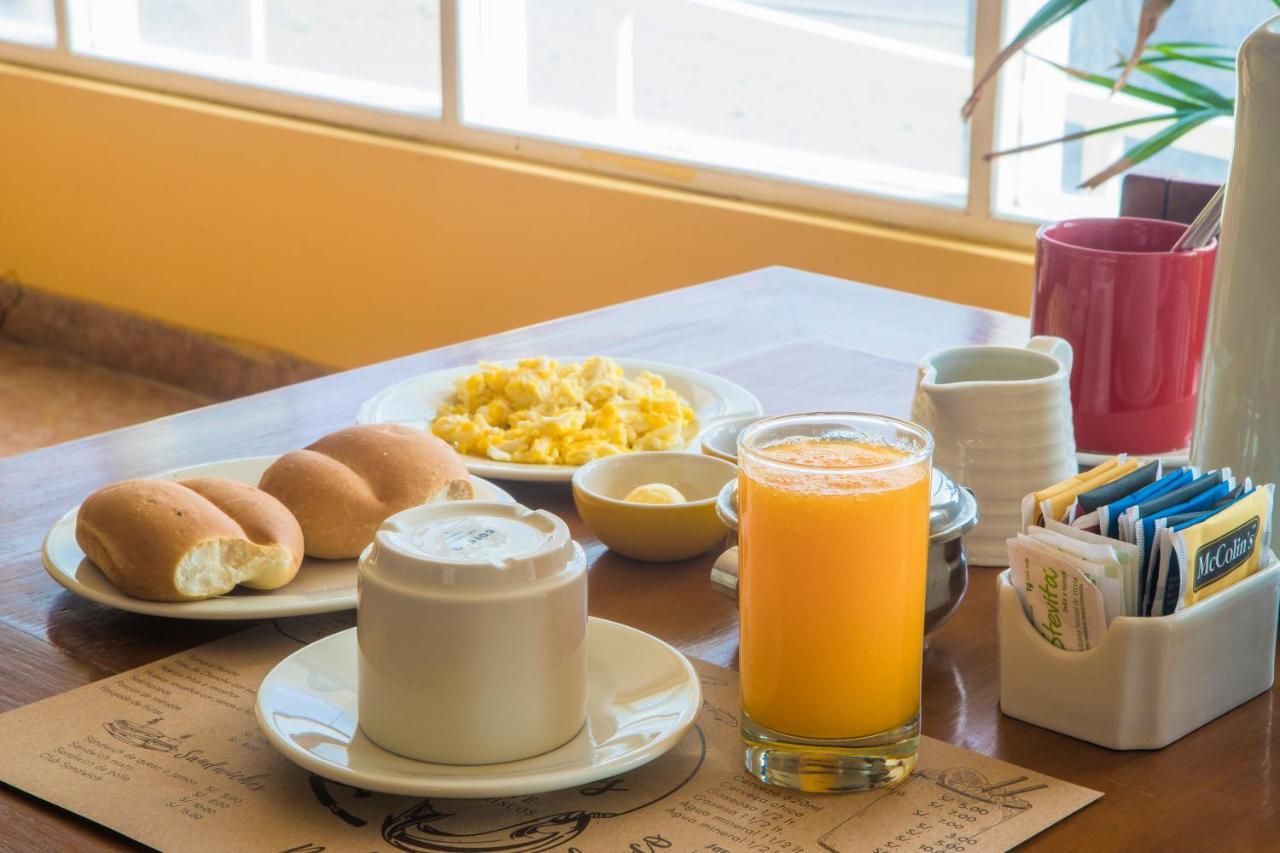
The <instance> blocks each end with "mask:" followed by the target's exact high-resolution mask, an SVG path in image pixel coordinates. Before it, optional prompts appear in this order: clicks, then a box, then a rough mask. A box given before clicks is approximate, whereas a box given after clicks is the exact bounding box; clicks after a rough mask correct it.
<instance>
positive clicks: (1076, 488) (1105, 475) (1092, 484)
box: [1036, 455, 1141, 525]
mask: <svg viewBox="0 0 1280 853" xmlns="http://www.w3.org/2000/svg"><path fill="white" fill-rule="evenodd" d="M1114 461H1115V464H1114V465H1113V464H1111V462H1112V460H1108V461H1107V462H1104V463H1103V464H1102V465H1099V466H1097V467H1096V468H1092V469H1090V470H1088V471H1086V472H1084V473H1083V474H1079V475H1077V476H1078V477H1079V478H1080V479H1078V480H1076V479H1075V478H1073V479H1071V480H1067V481H1066V486H1065V488H1060V486H1062V485H1063V484H1059V486H1055V487H1051V489H1050V490H1048V491H1049V492H1050V494H1049V495H1048V496H1047V497H1042V498H1040V507H1039V510H1040V511H1039V515H1038V517H1039V519H1040V521H1038V522H1036V523H1037V524H1038V525H1043V523H1044V520H1045V519H1049V518H1051V519H1053V520H1054V521H1067V520H1069V511H1070V509H1071V507H1073V506H1074V505H1075V502H1076V498H1077V497H1078V496H1079V495H1080V494H1082V493H1083V492H1087V491H1091V490H1093V489H1096V488H1097V487H1099V486H1103V485H1106V484H1107V483H1110V482H1112V481H1113V480H1118V479H1120V478H1121V477H1123V476H1125V475H1126V474H1128V473H1130V472H1132V471H1133V470H1134V469H1135V468H1137V467H1138V466H1139V464H1140V463H1141V460H1138V459H1130V458H1128V457H1127V456H1123V455H1121V456H1117V457H1115V460H1114Z"/></svg>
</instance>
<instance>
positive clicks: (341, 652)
mask: <svg viewBox="0 0 1280 853" xmlns="http://www.w3.org/2000/svg"><path fill="white" fill-rule="evenodd" d="M356 668H357V661H356V629H355V628H351V629H348V630H346V631H341V632H339V633H337V634H333V635H331V636H329V637H326V638H325V639H323V640H320V641H318V642H315V643H312V644H311V645H309V646H306V647H304V648H301V649H299V650H298V651H296V652H294V653H293V654H292V655H290V656H289V657H287V658H285V659H284V660H282V661H281V662H280V663H278V664H276V667H275V669H273V670H271V672H270V673H268V674H267V677H266V678H265V679H263V682H262V686H261V687H259V688H258V725H259V726H260V727H261V728H262V731H263V733H264V734H265V735H266V736H267V740H269V741H270V742H271V745H272V746H274V747H275V748H276V749H278V750H279V751H280V752H281V754H283V755H284V756H285V757H286V758H288V759H289V760H290V761H293V762H294V763H296V764H298V765H300V766H302V767H304V768H306V769H307V770H310V771H311V772H313V773H316V774H318V775H320V776H323V777H324V778H326V779H332V780H334V781H335V782H342V783H345V784H347V785H353V786H355V787H358V788H364V789H366V790H369V791H381V792H383V793H387V794H405V795H411V796H420V797H510V796H518V795H524V794H536V793H541V792H544V791H556V790H559V789H561V788H568V787H571V786H576V785H584V784H587V783H589V782H595V781H598V780H601V779H606V778H609V777H612V776H616V775H618V774H621V773H626V772H627V771H629V770H634V769H635V768H637V767H639V766H640V765H642V764H647V763H648V762H650V761H652V760H653V759H655V758H657V757H658V756H660V755H662V754H663V753H664V752H666V751H667V750H669V749H671V748H672V747H673V746H675V745H676V743H678V742H679V740H680V738H681V737H683V736H684V734H685V732H687V731H688V730H689V729H690V728H691V727H692V726H693V722H694V719H695V717H696V716H697V713H698V710H699V709H700V708H701V706H702V687H701V685H700V684H699V682H698V676H697V675H696V674H695V673H694V670H693V667H692V666H691V665H690V664H689V661H688V660H687V659H686V658H685V656H684V655H682V654H680V653H679V652H678V651H676V650H675V649H673V648H671V647H670V646H668V645H667V644H666V643H664V642H662V641H661V640H659V639H657V638H655V637H651V636H649V635H648V634H646V633H644V632H643V631H637V630H636V629H635V628H628V627H627V626H626V625H619V624H617V623H616V622H608V621H605V620H603V619H595V618H593V619H591V621H590V623H589V625H588V627H587V724H586V725H585V726H584V727H583V729H582V731H580V732H578V735H577V737H575V738H574V739H573V740H571V741H569V742H568V743H567V744H565V745H564V746H562V747H560V748H559V749H554V750H552V751H551V752H547V753H543V754H542V755H538V756H535V757H533V758H527V759H525V760H523V761H511V762H507V763H504V764H485V765H476V766H466V765H458V764H429V763H427V762H425V761H415V760H414V759H412V758H405V757H404V756H401V755H397V754H395V753H393V752H388V751H387V750H385V749H382V748H381V747H380V746H378V745H377V744H375V743H373V742H372V741H371V740H369V739H368V738H367V737H365V735H364V733H363V732H361V731H360V729H359V725H358V721H357V716H356V704H357V698H356V697H357V686H356V685H357V680H358V679H357V672H356Z"/></svg>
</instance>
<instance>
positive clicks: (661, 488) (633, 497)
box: [623, 483, 685, 504]
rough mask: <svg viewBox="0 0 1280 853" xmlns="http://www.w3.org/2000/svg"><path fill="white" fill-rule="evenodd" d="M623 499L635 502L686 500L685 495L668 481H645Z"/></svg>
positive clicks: (658, 502) (672, 502) (652, 502)
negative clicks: (667, 482) (668, 483)
mask: <svg viewBox="0 0 1280 853" xmlns="http://www.w3.org/2000/svg"><path fill="white" fill-rule="evenodd" d="M623 500H624V501H626V502H627V503H633V504H682V503H684V502H685V497H684V495H682V494H680V490H679V489H677V488H676V487H675V486H669V485H667V484H666V483H645V484H644V485H643V486H636V487H635V488H634V489H632V490H631V491H630V492H628V493H627V496H626V497H625V498H623Z"/></svg>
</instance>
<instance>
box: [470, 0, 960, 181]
mask: <svg viewBox="0 0 1280 853" xmlns="http://www.w3.org/2000/svg"><path fill="white" fill-rule="evenodd" d="M900 5H901V4H900V3H897V2H886V0H862V2H851V3H834V2H832V3H825V4H824V3H821V2H806V0H764V1H763V2H756V3H746V2H737V0H698V2H691V0H526V1H525V2H517V3H510V2H503V0H478V2H472V3H463V4H460V5H459V9H458V11H459V24H460V29H459V32H460V33H461V39H460V42H459V59H460V66H459V67H460V72H461V83H462V89H461V98H460V106H461V112H460V118H461V120H462V121H463V122H464V123H466V124H469V125H474V126H478V127H485V128H491V129H494V130H503V131H513V132H516V133H520V134H525V135H531V136H536V137H542V138H546V139H560V140H571V141H573V142H576V143H580V144H586V145H590V146H593V147H599V148H606V149H613V150H618V151H626V152H629V153H637V154H649V155H657V156H659V157H662V158H665V159H671V160H676V161H686V162H693V163H700V164H706V165H712V166H718V167H721V168H725V169H731V170H739V171H745V172H757V173H760V172H763V173H766V174H769V175H774V176H778V177H782V178H787V179H791V180H797V181H803V182H806V183H812V184H816V185H822V186H831V187H839V188H841V189H853V190H859V191H864V192H879V193H883V194H887V195H894V196H900V197H906V198H913V199H922V200H929V201H934V202H938V203H941V204H946V205H952V206H963V205H964V203H965V197H966V193H967V189H968V184H967V180H966V175H967V171H968V162H967V154H966V146H967V139H966V137H967V130H966V128H965V125H964V123H963V121H962V120H961V118H960V106H961V105H962V104H963V103H964V100H965V96H966V95H967V94H968V87H969V82H970V80H971V79H972V77H973V57H972V52H971V49H970V42H969V39H968V38H967V33H968V32H969V28H970V25H971V15H970V11H969V9H968V8H966V7H967V5H968V4H966V3H959V2H956V0H925V2H917V3H915V4H914V5H915V6H916V7H917V10H916V13H915V14H914V15H913V16H902V15H899V14H894V13H892V12H891V10H892V9H893V8H894V7H895V6H900ZM913 17H914V18H915V23H914V24H913V23H912V18H913ZM927 18H932V20H926V19H927ZM895 25H896V28H895ZM890 33H892V34H890Z"/></svg>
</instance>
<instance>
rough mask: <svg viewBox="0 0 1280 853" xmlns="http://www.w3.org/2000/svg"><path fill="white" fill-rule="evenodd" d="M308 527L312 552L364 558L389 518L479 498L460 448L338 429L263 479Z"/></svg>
mask: <svg viewBox="0 0 1280 853" xmlns="http://www.w3.org/2000/svg"><path fill="white" fill-rule="evenodd" d="M258 486H259V488H261V489H262V490H263V491H265V492H267V493H269V494H272V495H275V496H276V497H277V498H279V499H280V502H281V503H282V504H284V505H285V506H286V507H288V508H289V511H290V512H292V513H293V515H294V517H295V518H297V519H298V523H299V524H301V525H302V534H303V540H304V542H305V547H306V550H307V554H308V555H309V556H312V557H324V558H326V559H341V558H349V557H358V556H359V555H360V552H361V551H363V550H364V549H365V546H367V545H368V544H369V543H370V542H372V541H373V535H374V534H375V533H376V532H377V531H378V527H379V526H380V525H381V524H382V522H383V521H385V520H386V519H387V517H388V516H391V515H394V514H395V513H397V512H399V511H400V510H402V509H408V508H409V507H412V506H419V505H421V504H424V503H431V502H434V501H440V500H465V499H468V498H471V497H473V491H472V488H471V480H470V478H469V477H468V476H467V468H466V466H465V465H463V464H462V458H461V457H460V456H458V454H457V452H456V451H455V450H454V449H453V448H452V447H450V446H449V445H448V444H445V443H444V442H443V441H441V440H440V439H438V438H436V437H435V436H434V435H431V434H430V433H428V432H424V431H423V430H420V429H413V428H412V427H407V426H400V425H398V424H369V425H365V426H354V427H349V428H347V429H343V430H339V431H338V432H335V433H330V434H329V435H326V436H325V437H324V438H321V439H319V440H318V441H316V442H315V443H313V444H311V445H309V446H308V447H307V448H306V449H305V450H295V451H293V452H292V453H286V454H285V455H283V456H281V457H280V458H279V459H277V460H276V461H275V462H274V463H273V464H272V465H271V467H270V468H268V469H267V470H266V471H265V472H264V473H263V475H262V481H261V482H260V483H259V484H258Z"/></svg>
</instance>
